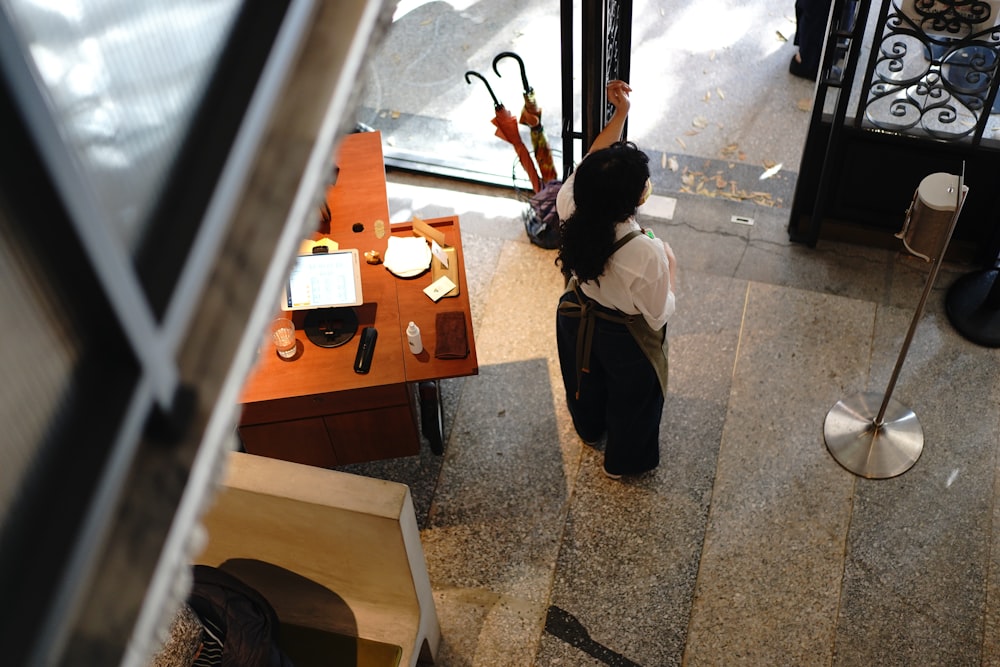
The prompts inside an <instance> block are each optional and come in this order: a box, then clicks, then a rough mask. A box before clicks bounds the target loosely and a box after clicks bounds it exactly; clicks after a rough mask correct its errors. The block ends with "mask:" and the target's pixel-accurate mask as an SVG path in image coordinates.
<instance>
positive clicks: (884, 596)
mask: <svg viewBox="0 0 1000 667" xmlns="http://www.w3.org/2000/svg"><path fill="white" fill-rule="evenodd" d="M911 320H912V313H911V312H908V311H903V310H900V309H895V308H882V309H880V311H879V318H878V327H877V328H876V333H875V340H876V342H875V347H876V352H875V354H874V356H873V369H872V376H873V379H874V381H875V382H876V383H877V384H875V385H874V386H873V387H872V390H874V391H877V392H878V393H879V394H884V390H885V387H886V386H887V379H886V377H887V373H891V368H892V367H893V366H894V364H895V362H896V359H897V358H898V352H899V349H900V347H901V345H902V339H903V336H904V334H905V331H906V330H907V327H908V326H909V324H910V321H911ZM998 359H1000V357H998ZM983 360H984V359H983V353H982V351H981V349H979V348H976V347H975V346H973V345H971V344H970V343H968V342H966V341H964V340H963V339H962V338H961V337H960V336H958V334H957V333H955V332H954V331H952V330H951V328H950V327H949V325H948V324H947V322H946V321H943V318H940V317H936V316H934V315H933V314H931V315H929V316H926V317H925V318H924V319H922V320H921V321H920V322H919V324H918V328H917V330H916V334H915V336H914V340H913V344H912V345H911V346H910V349H909V352H908V354H907V356H906V358H905V360H904V365H903V366H902V370H901V372H900V376H899V381H898V383H897V385H896V387H895V389H894V391H893V398H894V399H896V400H899V401H900V402H902V403H903V404H904V405H907V406H908V407H910V408H911V409H912V410H914V412H915V414H916V415H917V419H918V420H919V422H920V425H921V428H922V430H923V435H924V446H923V450H922V453H921V455H920V458H919V459H918V460H917V462H916V464H915V465H914V466H913V467H912V468H911V469H910V470H909V471H907V472H905V473H904V474H902V475H901V476H899V477H895V478H892V479H887V480H861V481H859V483H858V485H857V487H856V494H855V500H854V512H853V516H852V521H851V530H850V534H849V545H850V548H849V551H848V553H847V561H846V565H845V571H844V590H843V596H842V606H841V616H840V622H839V626H840V628H839V632H838V639H837V662H836V663H835V664H839V665H854V664H879V665H912V664H921V665H978V664H980V652H981V651H980V637H981V636H982V632H983V626H982V623H983V617H982V614H983V609H984V608H985V606H986V603H987V599H986V595H985V594H986V589H985V587H984V585H983V583H984V581H987V575H988V573H989V572H990V549H991V546H992V537H991V530H992V512H993V486H994V476H995V473H994V471H995V468H996V448H997V438H996V433H997V429H998V426H1000V424H998V415H997V412H996V410H991V411H989V410H988V411H985V412H984V410H983V406H984V403H983V402H982V401H977V400H970V399H971V396H970V395H969V394H968V393H965V392H963V393H962V394H957V393H956V392H955V389H956V387H958V386H962V387H966V388H969V389H972V388H975V391H977V392H981V394H982V396H983V398H984V399H985V400H986V401H989V400H990V399H991V398H992V405H993V406H995V405H996V397H997V395H998V394H1000V377H998V375H997V372H996V368H997V366H996V365H995V364H984V363H983Z"/></svg>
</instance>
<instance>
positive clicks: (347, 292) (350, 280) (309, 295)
mask: <svg viewBox="0 0 1000 667" xmlns="http://www.w3.org/2000/svg"><path fill="white" fill-rule="evenodd" d="M361 304H362V296H361V262H360V258H359V257H358V251H357V250H356V249H353V248H352V249H349V250H334V251H331V252H324V253H317V254H312V255H299V256H298V258H297V259H296V260H295V265H294V266H293V267H292V272H291V274H289V276H288V282H287V283H286V284H285V296H284V299H283V300H282V302H281V309H282V310H309V309H313V308H339V307H343V306H360V305H361Z"/></svg>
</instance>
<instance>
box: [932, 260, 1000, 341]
mask: <svg viewBox="0 0 1000 667" xmlns="http://www.w3.org/2000/svg"><path fill="white" fill-rule="evenodd" d="M998 275H1000V269H986V270H984V271H976V272H975V273H970V274H968V275H964V276H962V277H961V278H959V279H958V280H956V281H955V283H954V284H953V285H952V286H951V287H950V288H949V289H948V296H947V297H946V298H945V311H946V312H947V313H948V319H949V320H950V321H951V324H952V326H954V327H955V329H956V330H958V332H959V333H960V334H962V335H963V336H965V337H966V338H968V339H969V340H971V341H972V342H973V343H976V344H977V345H983V346H984V347H1000V298H998V297H1000V291H994V290H1000V284H998V283H997V276H998Z"/></svg>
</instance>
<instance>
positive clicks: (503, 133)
mask: <svg viewBox="0 0 1000 667" xmlns="http://www.w3.org/2000/svg"><path fill="white" fill-rule="evenodd" d="M470 76H474V77H476V78H478V79H479V80H480V81H482V82H483V85H485V86H486V90H488V91H489V93H490V97H491V98H493V112H494V113H493V119H492V120H491V121H490V122H492V123H493V125H495V126H496V128H497V131H496V135H497V136H498V137H500V138H501V139H503V140H504V141H506V142H507V143H509V144H511V145H512V146H513V147H514V150H515V151H516V152H517V157H518V160H520V162H521V166H522V167H524V171H525V173H527V174H528V179H529V180H530V181H531V187H532V189H533V190H534V191H535V192H538V191H539V190H540V189H541V187H542V186H541V183H540V182H539V180H538V171H536V170H535V163H534V162H532V160H531V155H530V154H529V153H528V148H527V146H525V145H524V142H523V141H522V140H521V133H520V132H519V131H518V129H517V119H516V118H514V116H513V115H512V114H511V113H510V111H508V110H507V108H506V107H505V106H504V105H503V104H502V103H501V102H500V100H499V99H497V96H496V94H495V93H494V92H493V89H492V88H491V87H490V84H489V82H488V81H487V80H486V78H485V77H484V76H483V75H482V74H480V73H479V72H474V71H472V70H469V71H468V72H466V73H465V82H466V83H468V84H471V83H472V80H471V79H470V78H469V77H470Z"/></svg>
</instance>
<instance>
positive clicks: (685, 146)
mask: <svg viewBox="0 0 1000 667" xmlns="http://www.w3.org/2000/svg"><path fill="white" fill-rule="evenodd" d="M674 139H675V140H676V141H677V143H679V144H680V145H681V148H687V144H686V143H684V140H683V139H681V138H680V137H674Z"/></svg>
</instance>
